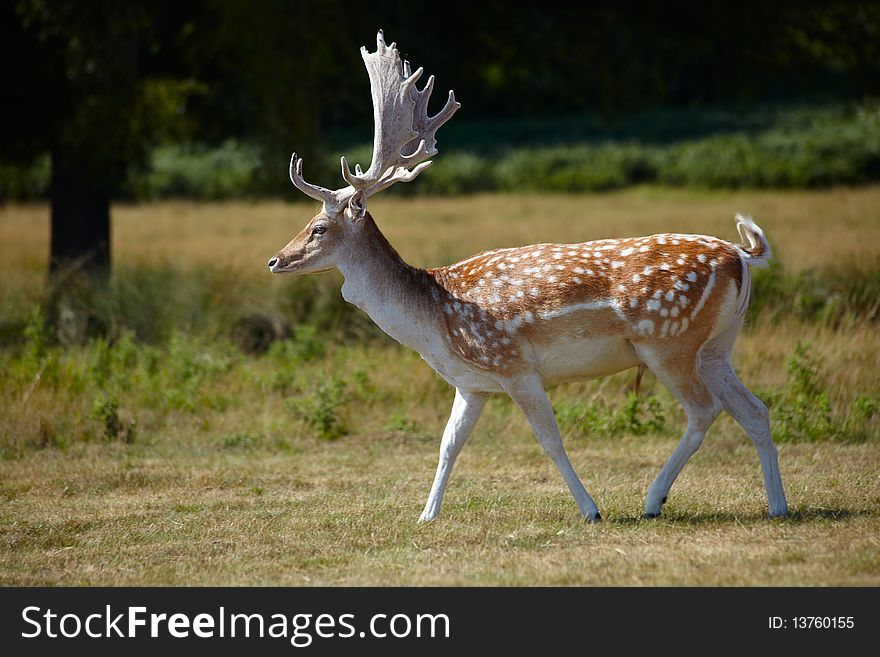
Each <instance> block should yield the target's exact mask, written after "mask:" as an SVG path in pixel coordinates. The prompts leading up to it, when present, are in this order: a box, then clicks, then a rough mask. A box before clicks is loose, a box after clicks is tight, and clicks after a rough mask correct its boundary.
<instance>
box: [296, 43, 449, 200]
mask: <svg viewBox="0 0 880 657" xmlns="http://www.w3.org/2000/svg"><path fill="white" fill-rule="evenodd" d="M361 56H362V57H363V59H364V64H365V66H366V67H367V73H368V74H369V76H370V93H371V95H372V97H373V120H374V123H375V128H374V135H373V160H372V162H371V163H370V168H369V169H367V171H366V172H363V171H362V170H361V167H360V165H355V172H354V173H352V172H351V170H350V169H349V167H348V162H347V161H346V159H345V156H342V158H341V165H342V177H343V178H344V179H345V181H346V182H347V183H348V187H343V188H341V189H337V190H330V189H325V188H324V187H319V186H318V185H312V184H311V183H308V182H306V181H305V179H304V178H303V176H302V158H300V157H298V156H297V154H296V153H294V154H293V157H292V158H291V160H290V180H291V182H293V184H294V185H295V186H296V188H297V189H299V190H300V191H301V192H303V193H304V194H306V195H307V196H310V197H311V198H313V199H316V200H318V201H321V202H322V203H324V204H325V205H329V206H339V205H341V204H342V203H344V202H345V200H346V199H347V198H348V197H350V196H351V194H352V193H354V191H355V190H359V189H362V190H364V193H365V194H366V195H367V196H372V195H373V194H376V193H377V192H380V191H382V190H383V189H386V188H387V187H390V186H391V185H393V184H394V183H396V182H410V181H411V180H414V179H415V177H416V176H418V175H419V174H420V173H421V172H422V171H424V170H425V169H427V168H428V167H429V166H431V164H432V162H431V161H430V160H429V159H428V158H431V157H433V156H434V155H436V154H437V137H436V133H437V130H438V129H439V128H440V126H442V125H443V124H444V123H446V122H447V121H448V120H449V119H450V118H452V115H453V114H455V112H456V110H457V109H458V108H459V107H461V105H460V104H459V103H457V102H456V101H455V94H454V93H453V92H452V91H450V92H449V98H448V100H447V101H446V105H445V106H444V107H443V109H442V110H440V112H439V113H438V114H436V115H435V116H432V117H429V116H428V100H429V99H430V98H431V92H432V91H433V89H434V76H433V75H432V76H430V77H429V78H428V82H427V84H425V86H424V88H422V89H421V90H419V89H418V88H417V87H416V82H417V81H418V80H419V78H421V76H422V73H423V72H424V71H423V69H422V68H419V69H417V70H416V71H415V73H413V72H411V71H410V65H409V62H402V63H401V61H400V55H399V53H398V52H397V46H396V44H394V43H392V44H391V45H390V46H388V45H386V44H385V36H384V34H383V33H382V30H379V33H378V34H377V35H376V52H373V53H370V52H367V49H366V48H361Z"/></svg>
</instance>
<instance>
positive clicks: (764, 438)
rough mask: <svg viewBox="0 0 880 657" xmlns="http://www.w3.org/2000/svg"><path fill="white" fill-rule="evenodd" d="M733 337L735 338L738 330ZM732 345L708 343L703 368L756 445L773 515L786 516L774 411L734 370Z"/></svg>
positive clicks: (710, 382)
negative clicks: (772, 433)
mask: <svg viewBox="0 0 880 657" xmlns="http://www.w3.org/2000/svg"><path fill="white" fill-rule="evenodd" d="M723 337H724V336H722V338H723ZM732 337H734V338H735V337H736V336H735V334H734V335H733V336H732ZM731 347H732V339H729V340H721V341H718V342H716V343H715V344H712V343H710V344H709V345H707V347H706V349H704V351H703V352H701V354H700V370H701V372H702V373H703V378H704V379H705V381H706V383H707V384H708V385H709V386H710V387H711V389H712V392H713V393H714V394H715V395H716V396H717V397H718V399H720V400H721V403H722V404H723V405H724V410H726V411H727V412H728V413H730V415H731V416H733V419H735V420H736V421H737V422H738V423H739V424H740V426H742V428H743V429H744V430H745V432H746V433H747V434H748V435H749V438H751V440H752V443H753V444H754V445H755V449H756V450H757V452H758V459H759V460H760V461H761V474H762V475H763V477H764V488H765V489H766V490H767V501H768V503H769V508H770V517H771V518H772V517H776V516H784V515H786V514H787V513H788V503H787V502H786V500H785V491H784V490H783V488H782V477H781V476H780V474H779V458H778V456H777V452H776V445H775V444H773V439H772V438H771V436H770V414H769V412H768V411H767V407H766V406H765V405H764V402H762V401H761V400H760V399H758V398H757V397H755V395H753V394H752V392H751V391H750V390H749V389H748V388H746V387H745V385H743V383H742V381H740V380H739V378H738V377H737V376H736V373H735V372H734V371H733V365H732V364H731V362H730V349H731Z"/></svg>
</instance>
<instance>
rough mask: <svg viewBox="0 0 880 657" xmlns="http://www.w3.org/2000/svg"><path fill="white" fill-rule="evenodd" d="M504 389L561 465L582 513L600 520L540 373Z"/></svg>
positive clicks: (553, 457) (540, 441)
mask: <svg viewBox="0 0 880 657" xmlns="http://www.w3.org/2000/svg"><path fill="white" fill-rule="evenodd" d="M505 390H506V392H507V394H508V395H510V397H511V399H513V401H514V402H515V403H516V405H517V406H519V408H520V410H522V412H523V413H524V414H525V416H526V418H527V419H528V421H529V424H530V425H531V426H532V430H533V431H534V432H535V436H536V437H537V438H538V442H539V443H541V447H543V448H544V451H545V452H547V454H548V455H549V456H550V458H551V459H553V462H554V463H555V464H556V467H557V468H559V472H560V473H561V474H562V478H563V479H565V483H566V484H567V485H568V490H570V491H571V494H572V495H573V496H574V499H575V501H576V502H577V505H578V508H579V509H580V512H581V515H582V516H584V518H586V519H587V520H589V521H591V522H597V521H599V520H601V519H602V516H600V515H599V509H598V508H597V507H596V503H595V502H594V501H593V498H592V497H590V495H589V494H588V493H587V491H586V489H585V488H584V485H583V484H582V483H581V480H580V479H578V476H577V474H576V473H575V471H574V468H573V467H571V461H569V460H568V454H566V452H565V447H564V446H563V444H562V436H561V435H560V434H559V426H558V425H557V424H556V416H555V415H554V414H553V406H552V405H551V404H550V400H549V399H548V398H547V393H546V392H544V386H543V384H542V382H541V379H540V377H539V376H538V375H537V374H531V375H527V376H525V377H522V378H519V379H517V380H516V381H514V382H512V383H511V384H509V385H508V386H505Z"/></svg>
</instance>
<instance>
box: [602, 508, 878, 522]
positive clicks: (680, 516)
mask: <svg viewBox="0 0 880 657" xmlns="http://www.w3.org/2000/svg"><path fill="white" fill-rule="evenodd" d="M878 517H880V509H843V508H835V509H825V508H806V509H794V510H791V511H789V514H788V515H787V516H785V517H784V518H769V517H768V516H767V514H766V513H731V512H718V513H698V514H694V515H689V514H687V513H683V512H672V513H664V514H663V515H661V516H659V517H657V518H646V517H645V516H641V515H640V516H635V517H633V516H624V517H620V518H609V519H608V520H607V521H605V522H607V523H608V524H609V525H624V526H630V525H641V524H650V523H656V522H660V523H667V524H677V525H707V524H737V525H743V524H753V523H765V522H774V523H784V524H801V523H808V522H814V521H816V520H832V521H836V522H837V521H842V520H850V519H855V518H878Z"/></svg>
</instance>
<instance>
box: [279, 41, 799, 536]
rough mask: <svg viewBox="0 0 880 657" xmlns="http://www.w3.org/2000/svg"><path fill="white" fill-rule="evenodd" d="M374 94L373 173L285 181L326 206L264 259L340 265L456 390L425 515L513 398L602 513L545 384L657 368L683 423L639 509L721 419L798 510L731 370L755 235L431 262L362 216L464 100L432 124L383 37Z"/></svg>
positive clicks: (410, 169)
mask: <svg viewBox="0 0 880 657" xmlns="http://www.w3.org/2000/svg"><path fill="white" fill-rule="evenodd" d="M361 56H362V58H363V61H364V64H365V66H366V69H367V73H368V75H369V80H370V90H371V96H372V101H373V118H374V124H375V126H374V135H373V155H372V161H371V163H370V166H369V168H368V169H367V170H366V171H363V170H362V168H361V167H360V165H356V166H355V171H354V173H352V172H351V169H350V168H349V165H348V163H347V161H346V158H345V156H342V157H341V169H342V178H343V180H344V181H345V183H346V186H345V187H342V188H339V189H335V190H330V189H326V188H324V187H320V186H318V185H314V184H311V183H308V182H306V181H305V179H304V178H303V160H302V158H301V157H299V156H298V155H297V154H296V153H294V154H293V156H292V157H291V160H290V180H291V182H292V183H293V185H294V186H295V187H296V188H297V189H298V190H300V191H301V192H302V193H304V194H305V195H307V196H309V197H311V198H312V199H314V200H316V201H319V202H320V203H321V204H322V205H321V210H320V212H319V213H318V214H316V215H315V216H314V217H313V218H312V219H311V220H310V221H309V222H308V223H307V224H306V226H305V228H303V229H302V231H300V232H299V233H298V234H297V235H296V236H295V237H294V238H293V239H292V240H290V242H289V243H288V244H287V245H286V246H284V247H283V248H282V249H281V250H280V251H278V252H277V253H276V254H275V255H274V256H273V257H272V258H271V259H270V260H269V263H268V265H269V270H270V271H271V272H272V273H276V274H280V273H290V274H315V273H319V272H325V271H328V270H332V269H336V270H338V271H339V272H340V273H341V274H342V276H343V278H344V283H343V285H342V296H343V298H344V299H345V300H346V301H347V302H349V303H351V304H354V305H355V306H357V307H358V308H360V309H361V310H363V311H364V312H365V313H367V315H369V317H370V318H371V319H372V320H373V321H374V322H375V323H376V324H377V325H378V326H379V327H380V328H381V329H382V330H383V331H384V332H385V333H387V334H388V335H389V336H391V337H392V338H393V339H394V340H396V341H397V342H399V343H401V344H402V345H405V346H407V347H409V348H411V349H413V350H415V351H417V352H418V353H419V354H420V355H421V357H422V358H423V359H424V360H425V361H426V362H427V363H428V364H429V365H430V366H431V367H432V368H433V369H434V370H435V371H436V372H437V373H438V374H439V375H440V376H441V377H442V378H443V379H445V380H446V381H447V382H448V383H449V384H450V385H451V386H453V387H454V388H455V397H454V401H453V403H452V411H451V414H450V416H449V420H448V422H447V424H446V428H445V430H444V431H443V436H442V439H441V442H440V456H439V462H438V465H437V469H436V473H435V475H434V480H433V483H432V485H431V489H430V493H429V495H428V499H427V503H426V504H425V507H424V511H423V512H422V514H421V516H420V518H419V522H420V523H423V522H429V521H433V520H435V519H436V518H437V516H438V514H439V512H440V505H441V502H442V500H443V495H444V492H445V490H446V485H447V482H448V480H449V475H450V472H451V470H452V468H453V465H454V464H455V461H456V458H457V457H458V455H459V453H460V451H461V449H462V447H463V446H464V444H465V442H466V441H467V439H468V437H469V436H470V435H471V433H472V431H473V428H474V425H475V424H476V422H477V419H478V418H479V416H480V413H481V411H482V410H483V408H484V406H485V404H486V401H487V400H488V399H489V398H490V397H491V396H492V395H495V394H498V393H503V394H506V395H508V396H509V397H510V398H511V399H512V400H513V402H514V403H515V405H516V406H518V407H519V409H520V410H521V411H522V413H523V414H524V415H525V417H526V418H527V420H528V423H529V425H530V426H531V429H532V431H533V432H534V434H535V436H536V437H537V440H538V442H539V443H540V445H541V447H542V448H543V449H544V451H545V452H546V453H547V455H549V457H550V458H551V459H552V461H553V462H554V463H555V465H556V467H557V469H558V470H559V472H560V474H561V475H562V479H563V480H564V481H565V484H566V485H567V487H568V489H569V491H570V492H571V495H572V496H573V497H574V499H575V502H576V503H577V506H578V509H579V511H580V514H581V515H582V516H583V518H584V519H586V520H587V521H592V522H596V521H599V520H600V519H601V516H600V514H599V509H598V508H597V506H596V503H595V501H594V500H593V498H592V497H591V496H590V495H589V494H588V493H587V491H586V489H585V488H584V485H583V484H582V483H581V480H580V479H579V478H578V475H577V474H576V472H575V470H574V468H573V467H572V464H571V461H570V460H569V457H568V454H567V452H566V450H565V447H564V445H563V442H562V437H561V435H560V430H559V427H558V425H557V422H556V418H555V416H554V411H553V407H552V405H551V402H550V400H549V398H548V396H547V393H546V388H548V387H550V386H554V385H557V384H561V383H565V382H570V381H579V380H587V379H593V378H597V377H602V376H607V375H611V374H614V373H617V372H621V371H624V370H627V369H631V368H637V370H638V374H639V377H640V375H641V373H642V372H643V371H644V370H645V369H648V370H650V371H651V372H653V373H654V375H655V376H656V378H657V379H658V380H659V381H660V382H661V383H662V384H663V385H664V386H665V387H666V388H667V389H668V390H669V391H670V392H671V393H672V395H673V396H674V397H675V398H676V399H677V400H678V402H680V403H681V405H682V407H683V409H684V411H685V413H686V415H687V428H686V430H685V432H684V435H683V436H682V438H681V440H680V442H679V443H678V445H677V447H676V448H675V449H674V451H673V453H672V455H671V456H670V458H669V460H668V461H667V462H666V464H665V465H664V466H663V468H662V470H661V471H660V473H659V474H658V475H657V477H656V479H655V480H654V482H653V483H652V484H651V486H650V488H649V490H648V493H647V497H646V499H645V505H644V516H645V517H649V518H653V517H657V516H659V515H660V513H661V507H662V505H663V504H665V503H666V500H667V496H668V494H669V491H670V488H671V487H672V484H673V482H674V481H675V479H676V477H677V476H678V474H679V473H680V472H681V470H682V468H683V467H684V465H685V463H686V462H687V461H688V459H689V458H690V457H691V456H692V455H693V454H694V453H695V452H696V451H697V449H698V448H699V447H700V445H701V443H702V442H703V438H704V437H705V435H706V432H707V431H708V430H709V427H710V426H711V425H712V423H713V422H714V421H715V419H716V418H717V417H718V416H719V414H720V413H721V411H722V410H723V411H726V412H727V413H729V414H730V415H731V416H733V418H734V419H735V420H736V421H737V422H738V423H739V424H740V425H741V426H742V428H743V429H744V430H745V432H746V433H747V434H748V436H749V438H750V439H751V441H752V442H753V444H754V447H755V449H756V450H757V453H758V457H759V460H760V465H761V471H762V475H763V479H764V486H765V489H766V493H767V500H768V506H769V515H770V517H776V516H784V515H785V514H786V513H787V512H788V505H787V502H786V498H785V492H784V490H783V487H782V480H781V476H780V472H779V463H778V457H777V449H776V446H775V444H774V443H773V440H772V438H771V434H770V422H769V415H768V410H767V407H766V406H765V405H764V404H763V403H762V402H761V401H760V400H759V399H758V398H757V397H756V396H755V395H754V394H752V393H751V392H750V391H749V390H748V388H746V387H745V385H743V383H742V382H741V381H740V380H739V378H738V377H737V375H736V373H735V371H734V368H733V365H732V358H731V354H732V349H733V345H734V342H735V340H736V338H737V336H738V334H739V333H740V330H741V328H742V326H743V321H744V317H745V314H746V310H747V308H748V305H749V296H750V289H751V279H750V273H749V271H750V269H751V268H752V267H761V266H766V265H767V262H768V260H769V259H770V257H771V251H770V245H769V243H768V241H767V239H766V238H765V236H764V233H763V231H762V230H761V228H760V227H759V226H758V225H757V224H756V223H755V222H754V221H753V220H752V219H751V218H748V217H744V216H741V215H736V226H737V230H738V231H739V234H740V237H741V239H742V241H743V243H742V244H735V243H731V242H728V241H725V240H722V239H720V238H717V237H711V236H707V235H689V234H677V233H662V234H656V235H650V236H646V237H631V238H620V239H600V240H596V241H591V242H584V243H579V244H555V243H540V244H533V245H530V246H521V247H513V248H499V249H495V250H491V251H487V252H484V253H478V254H476V255H474V256H471V257H469V258H466V259H465V260H462V261H460V262H456V263H454V264H451V265H448V266H443V267H436V268H430V269H420V268H417V267H413V266H410V265H409V264H407V263H406V262H404V260H403V259H402V258H401V257H400V256H399V255H398V253H397V251H396V250H395V249H394V247H393V246H392V245H391V244H390V243H389V241H388V240H387V239H386V238H385V236H384V235H383V234H382V232H381V231H380V230H379V228H378V226H377V225H376V223H375V221H374V220H373V217H372V216H371V214H370V212H369V211H368V210H367V199H368V198H369V197H370V196H372V195H374V194H376V193H378V192H381V191H382V190H384V189H387V188H388V187H390V186H391V185H394V184H396V183H408V182H412V181H413V180H414V179H415V178H416V177H417V176H418V175H419V174H420V173H421V172H422V171H424V170H425V169H426V168H428V167H429V166H431V164H432V160H431V159H430V158H432V157H434V156H436V155H437V153H438V150H437V138H436V133H437V130H438V129H439V128H440V127H441V126H442V125H444V124H445V123H446V122H447V121H449V119H450V118H452V116H453V115H454V114H455V112H456V111H457V110H458V108H459V107H460V104H459V103H458V102H456V100H455V94H454V93H453V92H452V91H450V92H449V96H448V99H447V101H446V104H445V105H444V107H443V108H442V109H441V110H440V111H439V112H438V113H437V114H436V115H434V116H429V115H428V110H427V108H428V100H429V99H430V96H431V93H432V90H433V87H434V76H433V75H432V76H430V77H428V80H427V82H426V84H425V85H424V86H423V87H422V88H421V89H419V88H418V86H417V84H416V83H417V82H418V80H419V79H420V78H421V76H422V74H423V72H424V71H423V68H418V69H417V70H415V71H412V69H411V66H410V63H409V62H408V61H403V62H401V58H400V55H399V53H398V50H397V45H396V44H395V43H392V44H391V45H390V46H389V45H387V44H386V42H385V38H384V34H383V32H382V31H381V30H380V31H379V33H378V34H377V37H376V51H375V52H368V51H367V49H366V48H365V47H362V48H361Z"/></svg>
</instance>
